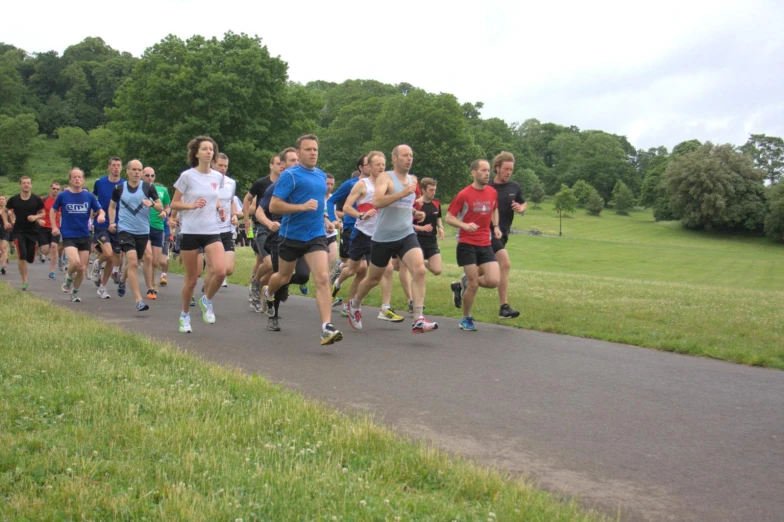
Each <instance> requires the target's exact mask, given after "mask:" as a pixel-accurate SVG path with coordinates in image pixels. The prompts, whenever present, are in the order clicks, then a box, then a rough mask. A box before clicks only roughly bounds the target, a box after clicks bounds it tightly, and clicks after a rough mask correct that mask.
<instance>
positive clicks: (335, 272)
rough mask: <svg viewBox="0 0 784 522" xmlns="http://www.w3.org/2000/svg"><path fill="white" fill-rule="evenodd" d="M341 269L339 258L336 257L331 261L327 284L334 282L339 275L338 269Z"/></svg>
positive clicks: (330, 284)
mask: <svg viewBox="0 0 784 522" xmlns="http://www.w3.org/2000/svg"><path fill="white" fill-rule="evenodd" d="M341 270H342V268H341V266H340V259H336V260H335V262H334V263H332V271H331V272H330V273H329V286H332V285H334V284H335V281H337V280H338V277H340V271H341Z"/></svg>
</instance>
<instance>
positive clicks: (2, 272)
mask: <svg viewBox="0 0 784 522" xmlns="http://www.w3.org/2000/svg"><path fill="white" fill-rule="evenodd" d="M0 274H2V275H5V267H3V268H0Z"/></svg>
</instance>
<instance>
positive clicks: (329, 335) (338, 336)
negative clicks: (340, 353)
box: [321, 323, 343, 345]
mask: <svg viewBox="0 0 784 522" xmlns="http://www.w3.org/2000/svg"><path fill="white" fill-rule="evenodd" d="M341 340H343V334H342V333H340V330H337V329H336V328H335V327H334V326H333V325H332V323H327V326H325V327H324V331H323V332H321V344H322V345H325V344H335V343H336V342H338V341H341Z"/></svg>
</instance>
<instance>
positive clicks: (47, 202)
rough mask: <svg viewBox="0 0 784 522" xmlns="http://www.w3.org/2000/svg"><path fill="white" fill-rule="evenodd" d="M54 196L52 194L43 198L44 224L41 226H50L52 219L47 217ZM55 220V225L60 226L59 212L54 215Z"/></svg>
mask: <svg viewBox="0 0 784 522" xmlns="http://www.w3.org/2000/svg"><path fill="white" fill-rule="evenodd" d="M55 199H56V198H53V197H52V196H46V197H45V198H43V201H44V224H43V225H42V227H43V228H52V220H51V219H50V218H49V211H50V210H52V205H54V201H55ZM55 220H56V221H57V223H56V224H57V226H58V228H59V226H60V212H57V214H56V215H55Z"/></svg>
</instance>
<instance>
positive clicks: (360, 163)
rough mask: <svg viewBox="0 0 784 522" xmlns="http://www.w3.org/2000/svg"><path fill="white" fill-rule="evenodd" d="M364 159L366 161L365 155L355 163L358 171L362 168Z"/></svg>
mask: <svg viewBox="0 0 784 522" xmlns="http://www.w3.org/2000/svg"><path fill="white" fill-rule="evenodd" d="M366 159H367V154H363V155H361V156H360V157H359V159H358V160H357V162H356V163H355V165H356V166H357V168H358V169H360V168H362V166H363V165H364V164H365V160H366Z"/></svg>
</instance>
